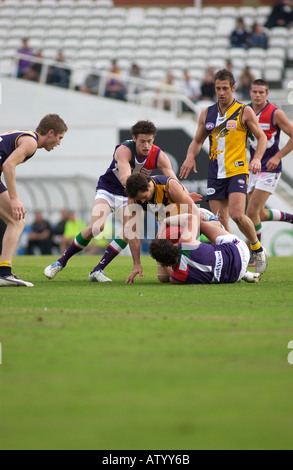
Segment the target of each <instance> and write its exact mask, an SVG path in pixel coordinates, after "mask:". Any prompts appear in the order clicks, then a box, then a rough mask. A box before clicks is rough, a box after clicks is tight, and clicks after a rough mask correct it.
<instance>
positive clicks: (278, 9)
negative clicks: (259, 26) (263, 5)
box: [264, 0, 293, 29]
mask: <svg viewBox="0 0 293 470" xmlns="http://www.w3.org/2000/svg"><path fill="white" fill-rule="evenodd" d="M292 25H293V0H283V1H281V2H277V3H276V4H275V6H274V7H273V9H272V11H271V13H270V15H269V17H268V19H267V21H266V22H265V24H264V26H265V28H268V29H271V28H274V27H275V26H281V27H286V26H289V27H290V26H292Z"/></svg>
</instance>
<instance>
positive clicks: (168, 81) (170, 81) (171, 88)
mask: <svg viewBox="0 0 293 470" xmlns="http://www.w3.org/2000/svg"><path fill="white" fill-rule="evenodd" d="M161 84H162V85H167V86H168V87H166V89H164V90H162V89H161V90H158V93H159V94H160V93H163V94H164V95H172V94H175V93H176V92H178V87H177V85H176V83H175V78H174V75H173V73H172V72H169V71H168V72H167V74H166V78H165V80H163V81H162V82H161ZM171 108H172V100H171V99H170V100H169V99H167V98H166V99H164V102H163V109H165V111H170V110H171Z"/></svg>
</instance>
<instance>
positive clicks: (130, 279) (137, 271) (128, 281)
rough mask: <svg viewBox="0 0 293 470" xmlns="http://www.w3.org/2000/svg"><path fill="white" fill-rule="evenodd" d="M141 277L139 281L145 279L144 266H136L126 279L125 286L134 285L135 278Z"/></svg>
mask: <svg viewBox="0 0 293 470" xmlns="http://www.w3.org/2000/svg"><path fill="white" fill-rule="evenodd" d="M137 275H139V279H142V278H143V275H142V266H141V265H140V264H135V265H134V266H133V268H132V271H131V274H130V276H128V278H127V279H126V282H125V284H132V283H133V281H134V278H135V277H136V276H137Z"/></svg>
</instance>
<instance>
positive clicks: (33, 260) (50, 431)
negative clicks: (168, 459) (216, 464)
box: [0, 256, 293, 450]
mask: <svg viewBox="0 0 293 470" xmlns="http://www.w3.org/2000/svg"><path fill="white" fill-rule="evenodd" d="M52 260H53V259H52V258H51V257H18V258H15V262H14V271H15V272H16V273H17V274H18V275H19V276H21V277H23V278H24V279H27V280H30V281H32V282H33V283H34V284H35V287H34V288H32V289H29V288H27V289H26V288H18V289H13V288H11V289H8V288H7V289H5V288H3V289H1V309H0V343H1V346H2V365H0V417H1V418H0V419H1V426H0V449H2V450H3V449H99V450H111V449H116V450H139V449H140V450H150V449H152V450H160V449H161V450H172V449H173V450H175V449H177V450H178V449H179V450H196V449H292V447H293V446H292V420H293V407H292V389H293V365H290V364H289V363H288V360H287V356H288V354H289V352H290V351H289V350H288V348H287V345H288V343H289V341H290V340H293V328H292V326H293V307H292V306H293V271H292V267H293V259H292V258H270V259H269V268H268V270H267V272H266V273H265V275H264V276H263V278H262V281H261V283H260V284H259V285H251V284H246V283H244V282H241V283H239V284H233V285H212V286H174V285H160V284H159V283H158V282H157V279H156V268H155V264H154V262H153V260H151V259H150V258H144V259H143V265H144V279H143V280H136V282H135V283H134V284H133V285H125V279H126V277H127V276H128V274H129V273H130V271H131V264H132V263H131V258H128V257H119V258H117V259H116V260H115V261H114V262H113V263H112V264H111V265H110V266H109V267H108V269H107V271H106V273H107V275H108V276H109V277H111V278H112V279H113V282H112V283H107V284H96V283H89V282H88V280H87V276H88V273H89V270H90V268H92V267H93V266H94V265H95V264H96V261H97V258H93V257H87V256H76V257H75V258H73V259H72V260H71V261H70V262H69V265H68V267H67V268H66V269H65V270H64V271H62V272H61V273H60V274H59V275H58V277H57V278H56V279H54V280H53V281H48V280H47V279H46V278H45V277H44V276H43V274H42V273H43V269H44V267H45V266H46V265H48V264H49V262H51V261H52Z"/></svg>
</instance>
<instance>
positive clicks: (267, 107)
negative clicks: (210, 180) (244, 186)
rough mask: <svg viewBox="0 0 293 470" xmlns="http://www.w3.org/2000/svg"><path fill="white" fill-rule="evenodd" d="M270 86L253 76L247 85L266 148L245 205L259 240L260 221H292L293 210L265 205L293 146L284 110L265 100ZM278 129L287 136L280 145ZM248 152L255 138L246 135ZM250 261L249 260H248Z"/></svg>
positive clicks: (292, 131)
mask: <svg viewBox="0 0 293 470" xmlns="http://www.w3.org/2000/svg"><path fill="white" fill-rule="evenodd" d="M268 95H269V87H268V83H267V82H266V81H265V80H262V79H258V80H255V81H254V82H253V83H252V85H251V89H250V97H251V105H250V106H251V107H252V109H253V110H254V112H255V114H256V116H257V119H258V122H259V124H260V126H261V128H262V129H263V131H264V133H265V134H266V137H267V150H266V151H265V153H264V155H263V158H262V161H261V163H262V165H261V170H260V171H259V172H258V173H257V174H254V175H253V174H252V173H250V174H249V181H248V205H247V210H246V213H247V215H248V217H250V219H251V220H252V221H253V223H254V225H255V230H256V233H257V236H258V238H259V240H261V232H262V222H266V221H271V220H274V221H280V222H282V221H283V222H289V223H291V224H292V223H293V214H288V213H286V212H282V211H280V210H277V209H266V208H265V203H266V201H267V199H268V198H269V196H270V195H271V194H273V193H274V191H275V189H276V187H277V184H278V181H279V179H280V176H281V172H282V159H283V158H284V157H285V156H286V155H288V153H290V152H291V151H292V150H293V125H292V124H291V122H290V121H289V119H288V118H287V116H286V115H285V113H284V112H283V111H282V110H281V109H279V108H277V107H276V106H274V105H272V104H271V103H270V102H269V101H268V99H267V98H268ZM281 131H283V132H285V134H287V135H288V137H289V140H288V142H287V143H286V145H285V146H284V147H283V148H282V149H280V148H279V140H280V133H281ZM248 142H249V147H250V155H251V159H252V160H253V157H254V152H255V147H256V139H255V138H254V136H253V135H249V140H248ZM250 264H252V263H250Z"/></svg>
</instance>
